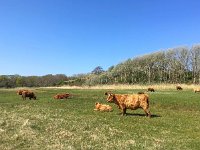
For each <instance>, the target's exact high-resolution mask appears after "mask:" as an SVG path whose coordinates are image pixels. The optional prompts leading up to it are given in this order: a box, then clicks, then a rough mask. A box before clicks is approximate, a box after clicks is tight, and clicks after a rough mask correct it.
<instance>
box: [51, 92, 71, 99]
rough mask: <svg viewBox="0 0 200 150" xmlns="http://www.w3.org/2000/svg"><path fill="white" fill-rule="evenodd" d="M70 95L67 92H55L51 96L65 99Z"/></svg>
mask: <svg viewBox="0 0 200 150" xmlns="http://www.w3.org/2000/svg"><path fill="white" fill-rule="evenodd" d="M70 96H71V95H70V94H69V93H64V94H57V95H55V96H54V97H53V98H54V99H67V98H68V97H70Z"/></svg>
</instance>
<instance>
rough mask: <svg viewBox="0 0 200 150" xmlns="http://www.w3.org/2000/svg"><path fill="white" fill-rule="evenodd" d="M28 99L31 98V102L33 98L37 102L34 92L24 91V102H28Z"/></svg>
mask: <svg viewBox="0 0 200 150" xmlns="http://www.w3.org/2000/svg"><path fill="white" fill-rule="evenodd" d="M26 97H29V99H30V100H31V99H32V98H33V99H34V100H36V96H35V94H34V93H33V92H31V91H23V92H22V98H23V100H26Z"/></svg>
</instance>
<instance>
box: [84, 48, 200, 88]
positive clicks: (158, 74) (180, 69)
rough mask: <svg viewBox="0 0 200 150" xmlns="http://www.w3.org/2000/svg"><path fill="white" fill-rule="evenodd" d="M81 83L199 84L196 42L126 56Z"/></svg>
mask: <svg viewBox="0 0 200 150" xmlns="http://www.w3.org/2000/svg"><path fill="white" fill-rule="evenodd" d="M85 83H86V84H89V85H95V84H113V83H122V84H124V83H129V84H135V83H140V84H141V83H142V84H153V83H194V84H200V45H194V46H192V47H191V48H188V47H178V48H171V49H168V50H165V51H163V50H162V51H158V52H155V53H152V54H148V55H144V56H140V57H135V58H133V59H128V60H127V61H125V62H122V63H120V64H118V65H116V66H111V67H110V68H109V69H108V70H107V71H106V72H101V73H100V74H90V76H89V78H88V79H87V80H86V82H85Z"/></svg>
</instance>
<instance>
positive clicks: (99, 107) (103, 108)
mask: <svg viewBox="0 0 200 150" xmlns="http://www.w3.org/2000/svg"><path fill="white" fill-rule="evenodd" d="M94 110H97V111H112V107H111V106H109V105H105V104H100V103H99V102H96V103H95V109H94Z"/></svg>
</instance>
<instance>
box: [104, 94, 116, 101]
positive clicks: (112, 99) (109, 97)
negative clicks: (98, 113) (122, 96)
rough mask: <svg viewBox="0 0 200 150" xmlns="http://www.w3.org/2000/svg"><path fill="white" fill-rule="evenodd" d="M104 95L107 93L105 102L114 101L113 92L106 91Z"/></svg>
mask: <svg viewBox="0 0 200 150" xmlns="http://www.w3.org/2000/svg"><path fill="white" fill-rule="evenodd" d="M105 95H107V102H113V101H114V96H115V94H113V93H109V92H106V93H105Z"/></svg>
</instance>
